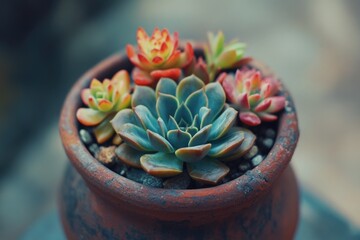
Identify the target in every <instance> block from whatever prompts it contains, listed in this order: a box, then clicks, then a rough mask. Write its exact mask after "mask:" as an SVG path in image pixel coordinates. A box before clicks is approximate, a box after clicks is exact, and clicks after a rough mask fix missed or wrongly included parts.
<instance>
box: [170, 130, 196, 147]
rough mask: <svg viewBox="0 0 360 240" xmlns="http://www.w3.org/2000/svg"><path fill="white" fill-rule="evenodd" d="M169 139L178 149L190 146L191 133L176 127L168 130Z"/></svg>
mask: <svg viewBox="0 0 360 240" xmlns="http://www.w3.org/2000/svg"><path fill="white" fill-rule="evenodd" d="M167 139H168V140H169V142H170V143H171V145H172V146H173V147H174V148H175V149H178V148H182V147H186V146H188V144H189V141H190V139H191V135H190V134H189V133H187V132H184V131H182V130H179V129H175V130H170V131H168V133H167Z"/></svg>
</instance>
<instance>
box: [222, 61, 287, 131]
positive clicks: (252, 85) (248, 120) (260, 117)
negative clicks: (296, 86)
mask: <svg viewBox="0 0 360 240" xmlns="http://www.w3.org/2000/svg"><path fill="white" fill-rule="evenodd" d="M218 81H219V82H220V83H221V84H222V86H223V88H224V90H225V93H226V96H227V99H228V101H230V102H231V103H232V104H233V105H234V107H237V108H238V109H239V112H240V113H239V118H240V121H241V122H243V123H245V124H247V125H249V126H256V125H259V124H260V123H261V121H265V122H270V121H275V120H277V116H276V115H274V113H276V112H278V111H280V110H282V109H283V108H284V107H285V97H284V96H276V94H278V92H279V88H280V83H279V82H278V81H277V80H276V79H275V78H273V77H263V76H262V74H261V73H260V71H258V70H255V69H249V68H243V69H241V70H240V69H239V70H237V71H236V73H235V76H234V75H233V74H227V73H222V74H220V76H219V77H218Z"/></svg>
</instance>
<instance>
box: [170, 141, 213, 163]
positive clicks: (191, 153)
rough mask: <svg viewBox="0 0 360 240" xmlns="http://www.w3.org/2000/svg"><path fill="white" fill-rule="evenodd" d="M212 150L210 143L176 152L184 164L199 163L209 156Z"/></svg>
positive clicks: (180, 149)
mask: <svg viewBox="0 0 360 240" xmlns="http://www.w3.org/2000/svg"><path fill="white" fill-rule="evenodd" d="M210 148H211V144H210V143H208V144H203V145H198V146H193V147H183V148H179V149H178V150H176V151H175V155H176V157H177V158H179V159H180V160H182V161H183V162H197V161H200V160H202V159H203V158H204V157H205V156H206V155H207V153H208V152H209V150H210Z"/></svg>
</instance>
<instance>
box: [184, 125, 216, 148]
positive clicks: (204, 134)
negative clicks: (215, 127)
mask: <svg viewBox="0 0 360 240" xmlns="http://www.w3.org/2000/svg"><path fill="white" fill-rule="evenodd" d="M211 126H212V125H211V124H209V125H207V126H205V127H203V128H202V129H200V131H198V132H197V133H196V134H195V135H193V137H192V138H191V140H190V141H189V147H193V146H197V145H201V144H204V143H206V142H207V140H208V137H209V133H210V129H211Z"/></svg>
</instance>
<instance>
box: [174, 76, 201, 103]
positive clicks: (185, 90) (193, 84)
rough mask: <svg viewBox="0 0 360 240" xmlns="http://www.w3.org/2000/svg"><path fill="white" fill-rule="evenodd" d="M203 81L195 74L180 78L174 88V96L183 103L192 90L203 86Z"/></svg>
mask: <svg viewBox="0 0 360 240" xmlns="http://www.w3.org/2000/svg"><path fill="white" fill-rule="evenodd" d="M204 85H205V84H204V82H203V81H201V80H200V79H199V78H198V77H196V76H195V75H191V76H188V77H186V78H184V79H182V80H181V81H180V83H179V85H178V86H177V88H176V98H177V99H178V100H179V103H183V102H185V101H186V99H187V98H188V97H189V96H190V94H192V93H193V92H195V91H197V90H199V89H201V88H203V87H204Z"/></svg>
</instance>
